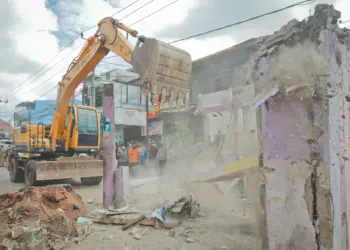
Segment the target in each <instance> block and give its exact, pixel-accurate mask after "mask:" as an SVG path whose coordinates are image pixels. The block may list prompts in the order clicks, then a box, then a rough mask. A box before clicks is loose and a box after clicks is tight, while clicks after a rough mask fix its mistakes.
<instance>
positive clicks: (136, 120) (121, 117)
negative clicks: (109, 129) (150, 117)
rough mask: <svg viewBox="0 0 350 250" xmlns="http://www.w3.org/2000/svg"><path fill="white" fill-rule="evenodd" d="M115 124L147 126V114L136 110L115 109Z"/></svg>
mask: <svg viewBox="0 0 350 250" xmlns="http://www.w3.org/2000/svg"><path fill="white" fill-rule="evenodd" d="M114 117H115V118H114V119H115V124H117V125H131V126H146V124H147V123H146V112H145V111H141V110H136V109H124V108H115V116H114Z"/></svg>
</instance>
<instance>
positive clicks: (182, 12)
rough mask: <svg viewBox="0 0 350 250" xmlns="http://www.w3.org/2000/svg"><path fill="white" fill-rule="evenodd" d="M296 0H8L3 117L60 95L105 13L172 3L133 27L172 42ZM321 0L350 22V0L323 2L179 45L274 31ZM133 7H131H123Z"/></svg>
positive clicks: (197, 47)
mask: <svg viewBox="0 0 350 250" xmlns="http://www.w3.org/2000/svg"><path fill="white" fill-rule="evenodd" d="M295 2H298V0H265V1H261V0H246V1H241V0H74V1H72V0H31V1H28V0H3V1H2V3H1V8H0V32H1V34H2V35H1V36H0V58H1V61H0V101H5V100H8V103H2V102H0V118H2V119H5V120H9V119H10V118H11V117H12V116H13V110H14V106H15V105H16V104H18V103H19V102H21V101H33V100H35V99H37V98H40V99H54V98H55V96H56V89H54V88H55V86H57V83H58V82H59V80H60V79H61V78H62V76H63V75H64V73H65V71H66V70H67V67H68V65H69V64H70V63H71V61H72V60H73V59H74V57H76V56H77V55H78V53H79V52H80V50H81V48H82V46H83V44H84V43H85V40H83V39H81V38H80V33H81V32H82V31H85V30H87V29H88V28H90V27H93V26H94V25H96V24H97V23H98V21H99V20H100V19H102V18H103V17H106V16H111V15H113V14H115V13H117V12H119V13H118V14H116V15H115V16H114V17H115V18H117V19H120V20H121V21H122V22H123V23H125V24H126V25H131V24H133V23H134V22H137V21H139V20H140V19H142V18H144V17H146V16H147V15H149V14H151V13H153V12H155V11H157V10H158V9H160V8H163V7H165V6H167V5H169V6H168V7H165V8H164V9H163V10H160V11H159V12H158V13H156V14H154V15H152V16H150V17H148V18H146V19H144V20H142V21H140V22H138V23H137V24H135V25H132V26H131V27H132V28H134V29H136V30H138V32H139V34H143V35H145V36H147V37H155V38H157V39H160V40H162V41H164V42H170V41H173V40H176V39H179V38H183V37H187V36H190V35H193V34H196V33H200V32H203V31H207V30H209V29H213V28H217V27H220V26H224V25H227V24H230V23H233V22H237V21H241V20H244V19H247V18H249V17H252V16H255V15H259V14H263V13H265V12H269V11H272V10H275V9H278V8H281V7H284V6H286V5H290V4H293V3H295ZM319 3H329V4H334V5H335V8H336V9H338V10H340V11H341V12H342V20H343V21H347V20H350V1H349V0H324V1H320V0H317V1H316V2H315V3H313V4H310V5H302V6H298V7H295V8H292V9H289V10H286V11H283V12H281V13H278V14H274V15H270V16H268V17H264V18H261V19H258V20H255V21H251V22H249V23H246V24H242V25H239V26H234V27H232V28H228V29H225V30H222V31H219V32H215V33H211V34H208V35H205V36H200V37H197V38H195V39H190V40H186V41H183V42H178V43H175V44H174V45H175V46H178V47H180V48H182V49H185V50H187V51H188V52H189V53H190V54H191V56H192V58H193V59H197V58H200V57H203V56H206V55H209V54H212V53H214V52H216V51H219V50H222V49H225V48H227V47H230V46H233V45H235V44H237V43H240V42H243V41H245V40H248V39H250V38H253V37H259V36H264V35H268V34H271V33H273V32H274V31H276V30H278V29H280V27H281V26H283V25H284V24H286V23H287V22H288V21H290V20H291V19H293V18H296V19H299V20H302V19H304V18H305V17H307V16H308V15H309V13H310V10H311V11H312V12H313V11H314V5H315V4H319ZM128 5H131V6H130V7H128V8H126V9H125V10H123V11H120V10H122V9H123V8H125V7H126V6H128ZM346 25H347V24H343V25H342V27H346ZM348 26H350V22H349V23H348ZM95 31H96V26H95V27H93V28H91V29H89V30H88V31H86V32H84V37H85V38H87V37H89V36H91V35H92V34H93V33H94V32H95ZM72 41H73V42H72ZM132 42H135V41H132ZM68 45H69V46H68ZM53 58H54V60H53ZM48 62H49V63H48ZM47 63H48V65H46V64H47ZM117 64H118V65H117ZM119 64H121V65H119ZM45 65H46V66H45ZM43 66H45V68H43ZM115 67H118V68H125V69H127V67H128V64H127V63H125V62H123V61H122V60H121V59H120V58H118V57H116V56H113V55H111V54H110V55H108V56H107V57H106V58H105V59H104V60H103V61H102V62H101V63H100V64H99V65H98V67H97V68H96V72H97V74H99V73H101V72H105V71H108V70H111V69H113V68H115ZM42 68H43V69H42ZM40 69H42V70H41V71H40V72H39V73H37V74H35V73H36V72H38V70H40ZM34 74H35V75H34ZM28 78H29V80H28ZM77 98H79V92H78V91H77Z"/></svg>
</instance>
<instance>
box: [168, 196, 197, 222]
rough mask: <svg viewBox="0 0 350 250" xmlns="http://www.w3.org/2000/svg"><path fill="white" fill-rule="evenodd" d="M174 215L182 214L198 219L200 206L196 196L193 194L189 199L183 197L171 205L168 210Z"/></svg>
mask: <svg viewBox="0 0 350 250" xmlns="http://www.w3.org/2000/svg"><path fill="white" fill-rule="evenodd" d="M167 210H168V211H169V212H171V213H174V214H181V215H185V216H188V217H189V218H196V217H197V216H198V213H199V210H200V204H199V201H198V198H197V196H196V195H194V194H191V195H189V196H187V197H182V198H180V199H178V200H177V201H175V202H174V203H173V204H172V205H170V206H169V207H168V209H167Z"/></svg>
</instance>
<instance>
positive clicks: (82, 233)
mask: <svg viewBox="0 0 350 250" xmlns="http://www.w3.org/2000/svg"><path fill="white" fill-rule="evenodd" d="M91 225H92V220H91V219H89V218H86V217H78V219H77V233H78V236H79V237H86V236H87V235H89V234H90V233H91Z"/></svg>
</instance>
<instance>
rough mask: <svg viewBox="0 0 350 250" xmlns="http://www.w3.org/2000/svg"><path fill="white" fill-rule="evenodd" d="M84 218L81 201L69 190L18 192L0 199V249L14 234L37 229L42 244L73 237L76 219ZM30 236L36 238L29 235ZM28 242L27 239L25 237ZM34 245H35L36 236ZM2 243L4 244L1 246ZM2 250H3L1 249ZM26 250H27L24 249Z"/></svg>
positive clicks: (12, 238) (36, 188)
mask: <svg viewBox="0 0 350 250" xmlns="http://www.w3.org/2000/svg"><path fill="white" fill-rule="evenodd" d="M79 216H87V209H86V206H85V204H84V203H83V201H82V199H81V197H80V196H79V195H78V194H76V193H75V192H74V191H73V189H72V188H71V187H70V186H46V187H34V188H29V189H25V190H24V189H22V190H19V191H14V192H10V193H6V194H2V195H0V249H1V244H2V247H3V248H4V247H8V246H4V245H8V240H9V238H11V240H13V241H15V240H16V237H17V238H18V237H19V236H18V235H17V236H14V235H16V234H17V233H16V232H21V233H22V234H23V233H24V232H27V231H30V230H29V229H35V228H36V229H40V230H37V231H40V232H44V233H40V235H44V236H43V237H44V238H46V239H43V240H44V241H45V244H50V245H52V244H54V243H55V242H57V241H62V240H65V239H69V238H72V237H75V236H77V230H76V219H77V217H79ZM31 233H32V234H37V233H33V232H31ZM27 238H28V237H27ZM35 241H38V239H37V236H36V239H35ZM4 242H6V244H5V243H4ZM5 249H6V248H5ZM28 249H29V248H28Z"/></svg>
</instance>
